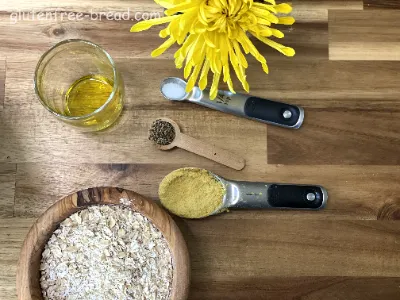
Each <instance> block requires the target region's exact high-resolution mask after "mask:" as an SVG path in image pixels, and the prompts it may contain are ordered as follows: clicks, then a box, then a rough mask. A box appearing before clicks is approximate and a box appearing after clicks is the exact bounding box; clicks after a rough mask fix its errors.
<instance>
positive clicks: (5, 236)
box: [0, 218, 35, 300]
mask: <svg viewBox="0 0 400 300" xmlns="http://www.w3.org/2000/svg"><path fill="white" fill-rule="evenodd" d="M34 221H35V219H28V218H11V219H10V218H7V219H5V218H0V283H1V284H0V299H1V300H7V299H13V300H14V299H17V294H16V289H15V276H16V273H17V262H18V257H19V253H20V250H21V246H22V242H23V240H24V239H25V236H26V234H27V233H28V230H29V228H30V227H31V225H32V224H33V222H34Z"/></svg>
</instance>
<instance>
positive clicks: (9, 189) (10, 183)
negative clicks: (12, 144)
mask: <svg viewBox="0 0 400 300" xmlns="http://www.w3.org/2000/svg"><path fill="white" fill-rule="evenodd" d="M0 147H2V146H1V145H0ZM16 171H17V165H15V164H0V191H1V193H0V218H1V217H12V216H13V215H14V205H15V203H14V199H15V174H16Z"/></svg>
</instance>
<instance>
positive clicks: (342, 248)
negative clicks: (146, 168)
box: [180, 217, 400, 282]
mask: <svg viewBox="0 0 400 300" xmlns="http://www.w3.org/2000/svg"><path fill="white" fill-rule="evenodd" d="M182 222H184V225H182V223H180V226H181V228H182V227H183V226H184V229H183V231H184V235H185V238H186V240H187V242H188V247H189V251H190V253H191V261H192V275H193V278H210V279H212V280H213V281H217V282H218V281H220V280H226V279H235V280H236V281H241V280H246V279H247V280H249V279H255V278H264V277H266V276H268V275H269V274H273V276H277V277H286V276H288V277H302V276H355V277H358V276H360V277H381V276H383V277H385V276H386V277H398V275H399V271H400V269H399V268H400V246H399V237H400V223H399V222H396V221H323V220H321V221H310V220H308V221H306V220H304V221H295V220H286V221H283V220H267V219H264V220H221V219H219V218H218V217H213V218H208V219H205V220H202V221H182ZM255 228H256V229H257V230H254V229H255Z"/></svg>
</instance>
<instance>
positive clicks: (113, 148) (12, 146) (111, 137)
mask: <svg viewBox="0 0 400 300" xmlns="http://www.w3.org/2000/svg"><path fill="white" fill-rule="evenodd" d="M124 61H126V60H118V62H119V65H120V66H121V71H122V75H123V77H124V79H125V82H126V87H127V91H126V99H125V100H126V101H125V102H126V105H125V111H124V114H123V116H122V117H121V119H120V121H119V124H117V125H116V126H114V127H113V128H111V129H110V130H106V131H104V132H98V133H93V134H84V133H80V132H78V131H76V130H75V129H73V128H71V127H69V126H68V125H64V124H63V123H61V122H59V121H58V120H56V119H55V118H54V117H53V116H52V115H51V114H50V113H49V112H48V111H47V110H46V109H44V108H43V107H42V105H41V104H40V103H39V101H38V99H37V98H36V95H35V94H34V91H33V89H32V81H31V80H32V79H31V76H32V74H33V73H32V72H33V70H34V65H35V64H36V62H35V61H29V62H13V63H10V64H9V65H8V70H9V76H7V83H6V85H7V86H6V103H5V109H6V111H5V114H4V123H5V126H4V127H3V128H2V130H0V137H1V138H2V139H4V140H8V143H7V144H5V146H4V147H2V148H1V149H0V161H11V162H35V161H36V162H38V161H49V160H52V161H60V162H67V161H70V162H85V163H110V162H113V163H143V162H146V163H149V162H162V161H164V160H165V159H168V161H169V162H170V163H174V162H175V163H177V162H182V163H189V162H192V163H193V164H196V163H205V162H206V161H208V160H207V159H205V158H200V157H197V156H195V155H194V154H191V153H188V152H185V151H183V150H179V149H174V150H172V151H169V152H162V153H160V150H158V149H156V147H153V146H152V145H151V143H150V142H149V141H147V138H148V129H149V128H150V125H151V123H152V122H153V121H154V120H155V119H156V118H159V117H169V118H171V119H173V120H175V121H177V122H178V124H179V125H180V126H181V128H182V131H183V132H184V133H186V134H189V135H191V136H193V137H195V138H201V139H202V140H204V141H208V142H209V143H214V144H216V145H219V146H221V147H222V148H227V149H230V150H231V151H232V152H235V153H237V154H238V155H241V156H243V157H244V158H245V159H247V161H248V162H247V163H248V166H249V167H251V166H253V167H254V168H259V167H258V165H259V163H260V162H261V163H262V162H266V128H267V127H266V125H265V124H262V123H258V122H253V121H249V120H245V119H243V118H235V117H232V116H230V115H227V114H223V113H220V112H217V111H211V110H207V109H200V107H198V106H195V105H190V104H187V103H172V102H168V101H167V100H165V99H164V98H163V97H162V95H161V93H160V91H159V84H160V83H161V80H162V79H164V78H166V77H168V76H170V75H174V74H178V72H180V71H179V70H176V69H175V67H174V66H171V65H170V63H169V62H166V61H163V62H164V63H163V64H161V63H160V64H156V63H155V61H152V60H147V61H146V62H140V59H134V60H129V61H130V63H123V62H124ZM132 66H135V67H132ZM174 72H175V73H174ZM22 103H24V104H22ZM211 119H212V120H213V122H212V123H210V122H208V121H207V120H211ZM55 136H57V138H54V137H55ZM254 137H257V138H254ZM238 140H240V141H241V142H240V143H238ZM21 144H23V145H24V146H23V147H21ZM83 146H84V147H85V151H82V147H83ZM250 149H252V151H251V152H250V151H249V150H250ZM66 153H68V155H66ZM7 157H10V158H9V159H7Z"/></svg>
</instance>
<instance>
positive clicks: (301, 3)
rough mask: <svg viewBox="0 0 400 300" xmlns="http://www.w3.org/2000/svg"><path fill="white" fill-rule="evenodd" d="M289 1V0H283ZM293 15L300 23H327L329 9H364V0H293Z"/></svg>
mask: <svg viewBox="0 0 400 300" xmlns="http://www.w3.org/2000/svg"><path fill="white" fill-rule="evenodd" d="M282 2H287V1H282ZM292 3H293V12H292V15H293V17H294V18H295V19H296V22H300V23H326V22H328V11H329V10H333V9H334V10H362V9H363V1H362V0H293V1H292Z"/></svg>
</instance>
